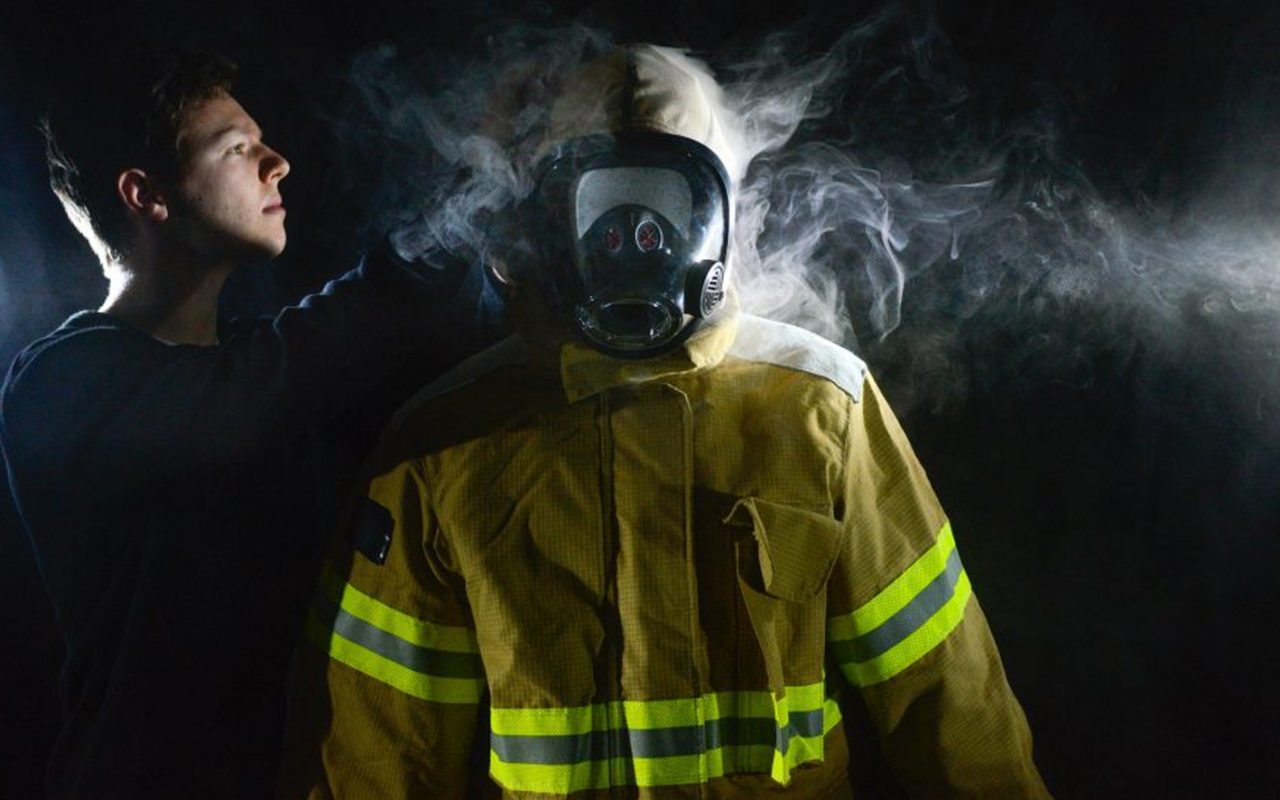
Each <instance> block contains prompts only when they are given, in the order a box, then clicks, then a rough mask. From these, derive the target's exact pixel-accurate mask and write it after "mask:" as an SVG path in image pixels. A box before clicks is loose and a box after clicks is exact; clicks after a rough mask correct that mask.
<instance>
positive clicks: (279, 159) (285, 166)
mask: <svg viewBox="0 0 1280 800" xmlns="http://www.w3.org/2000/svg"><path fill="white" fill-rule="evenodd" d="M263 147H264V148H265V149H266V152H265V153H264V154H263V156H262V162H261V166H260V167H259V171H260V172H261V173H262V180H264V181H266V182H268V183H279V182H280V181H282V180H284V176H286V175H288V174H289V162H288V160H286V159H285V157H284V156H282V155H280V154H279V153H277V152H276V151H275V150H272V149H271V148H270V147H266V145H263Z"/></svg>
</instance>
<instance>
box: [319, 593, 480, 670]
mask: <svg viewBox="0 0 1280 800" xmlns="http://www.w3.org/2000/svg"><path fill="white" fill-rule="evenodd" d="M324 604H325V605H326V606H327V608H325V609H324V612H323V614H322V617H321V618H322V619H327V618H329V617H332V619H333V623H332V627H333V632H334V633H336V634H338V635H339V636H341V637H342V638H344V639H347V640H348V641H352V642H355V643H356V644H358V645H360V646H361V647H364V648H365V649H367V650H371V651H373V652H375V653H377V654H378V655H380V656H382V657H383V658H385V659H388V660H390V661H394V662H396V663H397V664H399V665H400V666H402V667H406V668H408V669H411V670H413V671H414V672H420V673H422V674H424V675H436V676H438V677H441V678H479V677H481V676H482V675H483V673H484V670H483V668H482V666H481V663H480V656H479V655H478V654H476V653H452V652H449V651H447V650H434V649H432V648H430V647H423V646H421V645H417V644H414V643H413V642H406V641H405V640H404V639H401V638H400V637H399V636H396V635H395V634H392V633H388V632H386V631H384V630H382V629H381V628H378V627H376V626H374V625H371V624H369V623H368V622H365V621H364V620H362V619H360V618H359V617H357V616H355V615H353V614H350V613H348V612H347V611H345V610H343V609H341V608H339V607H337V606H336V605H332V604H331V603H330V602H329V601H328V600H327V598H326V600H325V602H324Z"/></svg>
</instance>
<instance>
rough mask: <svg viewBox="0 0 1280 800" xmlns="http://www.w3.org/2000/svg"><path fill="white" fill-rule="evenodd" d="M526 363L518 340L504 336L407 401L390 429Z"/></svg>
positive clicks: (523, 346)
mask: <svg viewBox="0 0 1280 800" xmlns="http://www.w3.org/2000/svg"><path fill="white" fill-rule="evenodd" d="M528 361H529V348H528V346H527V345H526V344H525V343H524V340H523V339H521V338H520V337H519V336H508V337H507V338H506V339H503V340H502V341H500V342H498V343H497V344H495V345H492V346H490V347H488V348H486V349H484V350H481V351H480V352H479V353H476V354H475V355H473V356H471V357H470V358H467V359H465V360H464V361H462V362H461V363H460V364H458V365H457V366H456V367H454V368H453V369H451V370H449V371H448V372H445V373H444V374H443V375H440V376H439V377H437V378H436V379H434V380H432V381H431V382H430V383H428V384H427V385H426V386H423V387H422V388H421V389H419V390H418V392H417V393H416V394H415V395H413V397H411V398H409V400H408V401H406V402H405V404H404V405H402V406H401V407H400V410H399V411H397V412H396V414H395V416H394V417H393V418H392V420H391V425H390V428H391V429H393V430H394V429H395V428H398V427H400V426H401V425H402V424H403V423H404V422H405V421H406V420H408V419H409V418H410V417H412V416H413V415H414V413H415V412H417V411H419V410H421V409H422V408H423V407H424V406H426V405H428V404H429V403H431V402H432V401H434V400H438V399H439V398H441V397H444V396H445V395H448V394H453V393H454V392H457V391H459V390H461V389H463V388H465V387H467V386H470V385H471V384H473V383H475V382H476V381H478V380H480V379H481V378H483V377H485V376H486V375H489V374H490V373H493V372H496V371H498V370H500V369H502V368H503V367H512V366H518V365H521V364H526V363H528Z"/></svg>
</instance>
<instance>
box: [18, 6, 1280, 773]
mask: <svg viewBox="0 0 1280 800" xmlns="http://www.w3.org/2000/svg"><path fill="white" fill-rule="evenodd" d="M4 17H5V20H4V24H3V25H2V26H0V37H3V38H2V39H0V47H2V49H0V153H3V157H0V359H2V360H3V361H4V362H5V363H6V364H7V363H8V361H9V360H10V359H11V358H12V356H13V355H14V354H15V353H16V352H17V351H18V350H19V349H20V348H21V347H22V346H23V345H24V344H25V343H27V342H28V341H30V340H31V339H33V338H35V337H36V336H38V335H39V334H41V333H43V332H45V331H47V330H49V329H51V328H52V327H54V326H55V325H56V324H57V323H58V322H60V321H61V320H62V319H63V318H65V317H66V316H67V315H68V314H70V313H71V312H73V311H75V310H78V309H81V308H86V307H96V306H97V305H98V303H99V302H100V301H101V298H102V297H103V295H104V291H105V281H104V280H103V278H102V277H101V274H100V270H99V268H98V266H97V264H96V263H95V262H94V261H93V259H92V256H91V254H90V252H89V250H88V248H87V247H85V246H84V244H83V243H82V242H81V241H80V240H79V238H78V237H77V235H76V234H75V232H74V231H73V230H72V228H71V226H70V224H69V223H68V222H67V221H66V220H65V218H64V217H63V216H62V214H61V210H60V209H59V208H58V206H57V204H56V202H55V200H54V198H53V197H52V195H51V194H50V193H49V192H48V190H47V189H46V187H45V183H44V181H45V176H44V172H43V164H42V160H41V145H40V142H39V140H38V137H37V135H36V133H35V120H36V116H37V114H38V112H39V109H40V108H41V106H42V104H43V103H44V102H45V99H46V97H47V96H48V94H49V92H51V91H54V90H55V89H57V87H59V86H61V85H65V84H66V83H67V82H74V81H75V80H77V77H78V76H81V75H83V74H85V71H87V70H93V69H94V68H95V65H100V64H101V63H102V60H103V59H108V58H111V52H112V48H113V47H115V48H134V47H151V46H154V45H155V44H156V43H160V42H164V41H169V42H170V43H174V44H180V45H185V46H196V47H201V48H205V49H214V50H218V51H220V52H223V53H225V54H227V55H229V56H231V57H232V58H234V59H236V60H237V61H239V62H240V63H241V64H242V66H243V67H244V80H243V82H242V87H243V88H242V89H241V91H240V92H238V94H240V95H241V96H242V99H243V100H244V101H245V103H246V105H247V106H248V108H249V110H250V111H251V113H253V114H254V115H255V116H256V117H257V118H258V120H259V122H261V123H262V125H263V127H264V129H265V130H266V131H267V135H268V141H269V142H271V143H272V144H273V145H274V146H276V147H277V149H279V150H281V151H282V152H284V153H285V154H286V155H287V156H288V157H289V158H290V160H291V162H292V165H293V172H292V174H291V175H290V177H289V178H288V180H287V181H286V182H285V184H284V192H285V198H286V201H287V202H288V205H289V210H290V216H289V229H290V245H289V249H288V251H287V252H286V254H285V255H284V257H283V258H282V259H280V261H279V262H278V263H277V264H276V265H274V266H272V267H270V268H265V269H260V270H256V271H252V272H248V273H245V274H242V275H240V276H238V277H237V279H235V281H234V282H233V285H231V286H230V287H229V288H228V291H227V293H226V295H225V296H224V307H225V308H226V309H227V310H228V311H229V312H232V313H236V314H258V313H270V312H272V311H274V310H275V309H277V308H278V307H280V306H281V305H282V304H284V303H287V302H289V301H291V300H293V299H296V298H297V297H299V296H300V294H301V293H303V292H304V291H306V290H308V289H311V288H314V287H316V286H317V285H318V284H320V283H321V282H323V281H324V280H325V279H326V278H328V277H331V276H333V275H335V274H337V273H338V272H339V271H341V270H342V269H343V268H344V267H345V265H346V264H347V263H348V262H349V260H350V259H351V258H352V256H353V254H354V253H355V252H356V251H357V250H358V249H359V248H360V247H361V246H362V245H364V244H366V243H367V241H368V239H369V237H370V236H372V235H373V232H374V231H375V230H376V229H377V227H378V226H379V225H382V224H385V223H386V221H387V220H388V219H389V218H390V217H392V216H394V215H395V207H396V206H397V205H400V206H405V207H411V206H412V205H413V203H414V202H415V200H414V196H412V193H413V190H412V189H411V188H406V187H410V186H412V185H413V184H412V182H411V181H409V180H408V179H407V178H406V175H410V174H413V175H420V174H425V173H428V172H430V171H431V170H432V169H434V168H435V167H437V166H439V165H440V164H441V163H444V164H445V165H446V166H447V162H449V160H450V158H451V156H450V154H449V148H448V146H447V145H448V144H449V140H448V136H447V135H445V134H440V133H439V131H436V133H435V134H432V135H424V136H423V137H422V138H421V141H420V142H419V145H420V146H418V147H414V146H413V142H412V141H411V140H412V136H411V135H410V136H406V135H405V134H406V131H407V132H410V133H411V132H412V131H413V130H414V128H413V126H412V125H411V124H408V123H406V122H405V116H404V115H403V114H401V115H399V116H394V115H392V112H391V111H389V110H388V109H389V108H390V107H394V106H397V103H401V102H404V103H410V104H411V105H412V104H419V105H421V104H423V103H428V102H429V101H428V100H426V99H424V98H431V97H437V98H438V97H440V96H442V95H443V94H446V93H448V92H449V91H451V90H452V91H457V90H458V88H459V87H462V88H463V89H465V88H467V87H469V86H470V85H471V84H472V83H474V82H477V81H478V80H479V77H478V73H482V72H484V70H485V69H490V70H492V69H494V68H500V66H501V65H495V64H494V59H495V58H501V55H498V56H495V55H493V54H494V53H499V54H501V53H502V52H505V51H504V50H503V47H507V46H508V45H509V44H510V42H509V40H511V39H512V38H516V39H520V38H522V37H523V38H526V39H536V38H538V36H540V35H541V34H538V33H536V31H541V30H545V29H546V28H547V27H549V26H550V27H555V26H561V27H563V26H565V25H567V24H570V23H573V22H578V23H582V24H584V25H587V26H590V27H591V28H592V29H595V30H599V31H603V32H606V33H608V34H610V35H612V36H613V37H614V38H618V39H622V40H652V41H659V42H664V43H671V44H679V45H683V46H688V47H691V48H693V49H694V50H695V51H696V52H698V53H700V54H701V55H703V56H704V57H706V58H707V59H708V60H710V61H711V62H712V64H713V65H716V66H717V67H719V68H721V69H722V70H724V72H722V74H725V75H728V76H730V77H732V78H735V79H738V80H739V85H740V86H741V85H744V82H748V83H749V81H751V80H756V81H758V83H759V86H760V87H761V91H763V92H766V93H767V92H769V91H772V92H775V93H777V92H779V91H780V90H782V89H784V88H786V85H785V83H783V82H780V79H778V77H777V76H779V75H784V76H785V75H793V76H798V77H796V78H795V79H796V80H797V81H799V83H800V84H803V85H804V86H806V87H808V89H810V90H812V93H813V97H814V101H813V105H812V106H811V108H810V111H809V112H808V117H809V118H808V119H806V120H804V121H803V122H802V123H801V124H800V127H799V130H798V131H797V132H796V135H795V137H793V139H792V141H791V143H790V144H789V145H787V146H786V147H784V148H783V149H781V150H779V151H777V152H775V153H772V154H768V155H766V156H765V158H764V160H763V161H762V162H761V164H760V165H759V166H758V167H757V168H755V169H754V170H753V172H752V173H749V175H748V179H747V181H746V182H745V183H744V187H745V188H747V189H754V190H756V191H758V192H760V196H759V197H758V198H757V201H758V202H757V204H756V206H755V208H756V209H764V208H766V205H765V203H766V201H767V208H768V210H769V213H768V214H766V215H764V217H763V219H764V222H763V227H762V228H761V233H760V237H759V239H758V240H757V242H756V243H757V245H758V250H759V253H760V258H759V259H758V263H754V264H747V265H745V266H744V268H743V273H742V275H743V277H744V280H749V279H754V280H759V281H763V280H766V279H768V278H770V277H772V278H777V277H778V276H779V275H782V276H783V277H784V278H785V276H786V274H788V273H787V269H788V268H789V266H795V265H798V264H799V263H801V262H803V263H804V264H805V265H806V266H805V268H806V269H812V272H803V273H801V274H802V277H803V281H802V284H803V287H808V288H807V289H805V288H803V287H802V289H801V290H800V293H799V294H798V295H796V296H795V297H799V298H808V300H806V301H805V302H804V303H802V302H800V301H799V300H795V302H790V301H791V300H794V299H795V298H793V297H792V295H787V298H788V301H789V303H788V304H784V307H783V308H781V309H778V310H777V313H779V314H781V315H783V316H785V317H788V318H790V319H795V320H797V321H800V322H802V323H811V324H810V327H815V328H818V329H819V330H823V331H824V332H827V333H829V334H830V335H833V336H836V337H837V338H840V339H842V340H843V341H845V342H846V343H847V344H850V345H854V346H856V348H857V349H858V350H859V351H860V353H861V354H862V355H863V356H864V358H866V360H867V361H868V362H869V363H870V364H871V367H872V369H873V371H874V373H875V374H876V375H877V376H878V378H879V380H880V382H881V384H882V386H883V387H884V389H885V391H886V393H887V394H888V396H889V398H890V400H891V401H893V402H894V404H895V406H896V407H897V409H898V411H899V414H900V416H901V417H902V419H903V422H904V425H905V427H906V428H907V430H908V433H909V434H910V436H911V438H912V441H913V443H914V445H915V447H916V450H917V452H918V454H919V456H920V458H921V460H922V461H923V462H924V464H925V466H926V468H927V469H928V471H929V474H930V476H931V479H932V481H933V483H934V485H935V488H936V489H937V491H938V493H939V495H940V496H941V498H942V500H943V503H944V505H945V506H946V507H947V509H948V511H949V514H950V516H951V518H952V521H953V524H954V526H955V529H956V530H957V532H958V537H959V539H960V542H961V549H962V551H963V552H964V555H965V563H966V566H967V568H968V570H969V572H970V574H971V576H972V578H973V581H974V584H975V587H976V589H977V592H978V594H979V596H980V597H981V598H982V601H983V604H984V607H985V609H986V611H987V615H988V617H989V618H990V620H991V625H992V627H993V629H994V631H995V633H996V636H997V639H998V641H999V642H1000V645H1001V649H1002V653H1003V656H1004V660H1005V664H1006V667H1007V668H1008V671H1009V674H1010V680H1011V682H1012V684H1013V686H1014V689H1015V690H1016V691H1017V693H1018V695H1019V697H1020V698H1021V700H1022V702H1023V705H1024V706H1025V708H1026V711H1027V714H1028V716H1029V718H1030V720H1031V723H1032V728H1033V730H1034V732H1035V734H1036V747H1037V758H1038V762H1039V764H1040V765H1041V768H1042V771H1043V772H1044V775H1045V777H1046V779H1047V781H1048V783H1049V785H1050V788H1051V789H1053V790H1054V791H1055V793H1057V794H1058V795H1059V796H1062V797H1084V798H1094V797H1106V798H1110V797H1117V798H1119V797H1125V798H1127V797H1215V798H1219V797H1221V798H1227V797H1233V798H1235V797H1238V798H1246V797H1273V796H1276V795H1277V793H1280V681H1277V680H1276V677H1275V676H1276V675H1277V674H1278V673H1277V670H1276V667H1277V664H1276V659H1275V657H1274V656H1273V651H1274V649H1275V648H1274V646H1273V644H1272V641H1273V639H1274V638H1275V636H1276V634H1277V633H1278V632H1280V630H1278V628H1277V625H1276V622H1275V619H1276V617H1275V615H1276V614H1277V613H1280V604H1278V603H1277V600H1278V599H1280V582H1278V581H1277V578H1278V577H1280V568H1278V566H1277V565H1278V563H1280V544H1278V543H1277V534H1280V12H1278V11H1277V10H1276V9H1275V8H1273V7H1272V5H1271V4H1268V3H1263V2H1253V3H1246V2H1240V0H1218V1H1217V2H1209V1H1208V0H1197V2H1193V3H1183V4H1170V3H1154V2H1151V3H1119V2H1099V1H1098V0H1091V1H1090V2H1084V3H1065V2H1064V3H1048V2H1043V1H1038V2H1031V3H1025V2H1024V3H1003V2H995V1H994V0H986V1H984V2H971V3H962V2H937V3H932V4H906V3H899V4H885V3H872V2H838V3H837V2H827V3H821V4H810V5H807V6H806V5H802V4H795V3H771V2H756V3H752V2H734V3H709V4H703V5H698V6H694V5H686V4H676V3H670V4H662V3H660V4H656V5H650V4H639V3H635V4H621V3H603V2H601V3H552V2H546V3H538V4H523V5H515V4H495V3H479V4H474V5H470V6H467V7H466V8H463V7H462V6H461V5H459V4H448V5H446V4H431V3H408V2H405V3H392V2H372V3H360V4H352V5H351V6H350V7H347V6H345V5H343V4H337V3H313V4H307V5H305V6H301V5H300V6H298V7H294V8H288V7H283V6H278V5H266V4H251V3H242V2H233V3H225V4H198V5H195V4H193V5H191V6H190V7H187V6H185V5H180V4H161V3H146V4H135V5H133V6H119V7H117V6H111V7H108V6H107V5H105V4H104V5H103V7H102V8H98V9H96V10H83V9H78V10H72V9H70V8H62V9H53V10H50V9H48V8H46V7H44V6H43V5H39V6H38V5H37V4H36V3H34V2H22V1H20V2H10V3H8V4H7V6H6V9H5V13H4ZM513 31H516V32H517V33H515V34H513V33H512V32H513ZM526 31H534V32H533V33H525V32H526ZM777 32H782V35H781V36H773V37H771V36H770V35H771V34H773V33H777ZM564 35H565V36H570V35H575V34H571V33H565V34H564ZM504 43H506V44H504ZM823 54H826V55H825V56H824V55H823ZM824 58H825V60H822V59H824ZM477 64H481V65H486V66H485V67H477V66H476V65H477ZM820 67H821V68H820ZM793 68H794V69H793ZM823 69H825V72H823ZM788 70H793V71H791V72H788ZM771 79H772V82H771ZM370 86H377V87H381V89H380V92H381V93H380V94H379V93H378V92H373V93H372V94H371V93H370V91H369V87H370ZM370 97H375V100H370V99H369V98H370ZM455 99H456V98H455ZM378 103H381V104H382V105H381V106H379V107H378V109H375V108H374V107H375V106H378ZM379 109H380V110H379ZM400 110H401V111H403V106H400ZM431 113H435V112H429V113H426V117H427V118H430V117H431ZM442 113H443V112H442ZM410 116H412V115H410ZM445 118H446V122H447V121H448V115H447V114H445ZM414 124H423V123H422V122H421V120H419V121H418V122H417V123H414ZM454 144H456V142H454ZM453 157H456V154H455V156H453ZM429 195H430V191H429V190H423V191H422V192H421V193H420V196H418V197H417V199H418V201H421V197H426V196H429ZM799 197H803V198H804V199H805V200H806V201H811V202H809V203H808V205H807V206H805V204H797V203H795V202H788V201H789V200H790V201H794V200H795V199H796V198H799ZM802 207H804V208H807V209H808V210H800V211H797V210H796V209H797V208H802ZM795 242H801V243H803V245H804V246H803V247H802V248H801V252H800V253H799V255H798V256H797V254H796V253H794V252H791V251H788V249H787V246H788V243H791V244H794V243H795ZM795 268H796V269H800V267H799V266H795ZM753 270H754V271H753ZM784 283H785V282H784ZM759 285H764V284H759ZM814 287H816V289H815V288H814ZM766 294H767V293H766ZM813 297H825V298H827V303H828V307H826V308H814V307H813V305H812V303H811V302H810V301H811V300H812V298H813ZM762 302H763V301H762ZM806 303H808V304H806ZM2 494H3V502H2V503H0V641H3V642H4V645H3V647H2V648H0V764H3V768H2V769H0V797H6V798H8V797H14V798H25V797H35V796H38V786H39V780H40V773H41V770H42V762H43V758H44V753H45V751H46V750H47V748H48V746H49V744H50V742H51V740H52V737H53V736H54V734H55V731H56V725H57V717H58V710H57V705H56V696H55V685H56V677H57V670H58V665H59V660H60V644H59V641H58V636H57V633H56V629H55V626H54V619H53V612H52V610H51V608H50V606H49V603H48V600H47V598H46V596H45V594H44V591H43V589H42V587H41V584H40V580H39V574H38V571H37V567H36V565H35V561H34V559H33V556H32V554H31V551H30V548H29V545H28V543H27V541H26V539H25V536H24V534H23V532H22V530H21V528H20V525H19V523H18V520H17V517H16V515H15V513H14V511H13V508H12V501H11V500H10V499H9V498H8V494H7V492H4V493H2ZM156 657H157V658H163V654H156ZM192 690H193V691H198V690H199V688H198V686H193V687H192ZM175 735H181V732H175Z"/></svg>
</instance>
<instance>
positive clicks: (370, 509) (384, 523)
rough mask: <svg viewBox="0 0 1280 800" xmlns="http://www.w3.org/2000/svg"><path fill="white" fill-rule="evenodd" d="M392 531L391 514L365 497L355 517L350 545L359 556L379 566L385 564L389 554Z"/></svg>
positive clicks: (393, 521) (393, 524)
mask: <svg viewBox="0 0 1280 800" xmlns="http://www.w3.org/2000/svg"><path fill="white" fill-rule="evenodd" d="M394 530H395V520H393V519H392V518H391V512H390V511H388V510H387V509H386V508H384V507H383V506H382V505H380V504H378V503H376V502H374V501H373V500H370V499H369V498H367V497H366V498H364V500H363V501H362V502H361V504H360V511H359V512H358V513H357V515H356V524H355V531H354V532H353V533H352V537H351V543H352V545H353V546H354V547H355V549H356V550H357V551H358V552H359V553H360V554H361V555H363V556H364V557H365V558H367V559H369V560H370V561H372V562H373V563H375V564H377V565H379V566H381V565H383V564H385V563H387V554H388V553H390V552H391V533H392V531H394Z"/></svg>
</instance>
